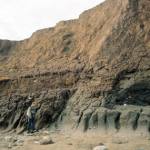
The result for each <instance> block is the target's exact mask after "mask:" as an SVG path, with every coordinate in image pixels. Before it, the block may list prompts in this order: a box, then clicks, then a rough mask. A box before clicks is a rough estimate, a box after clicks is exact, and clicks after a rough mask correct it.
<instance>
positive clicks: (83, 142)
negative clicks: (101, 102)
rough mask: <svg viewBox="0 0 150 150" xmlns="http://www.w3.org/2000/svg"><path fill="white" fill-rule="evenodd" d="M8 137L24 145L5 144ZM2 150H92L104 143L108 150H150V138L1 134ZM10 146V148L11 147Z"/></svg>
mask: <svg viewBox="0 0 150 150" xmlns="http://www.w3.org/2000/svg"><path fill="white" fill-rule="evenodd" d="M49 135H50V137H51V138H52V140H53V142H54V143H53V144H49V145H40V144H39V140H41V139H42V138H43V137H44V136H49ZM8 136H12V137H15V136H17V138H18V139H22V141H23V143H22V144H20V146H19V145H18V146H12V147H11V146H10V143H5V144H4V142H5V140H6V139H8ZM1 139H5V140H1V141H0V142H1V143H0V146H1V147H0V150H7V149H12V150H92V149H93V148H94V147H95V146H97V145H99V144H100V143H103V144H104V145H105V146H106V147H107V148H108V150H150V138H149V137H148V136H143V135H132V134H130V135H126V136H124V135H123V134H118V133H116V134H100V133H97V132H92V133H85V134H83V133H79V132H74V133H70V132H67V131H63V132H59V131H57V132H49V131H40V132H39V133H36V134H34V135H27V134H24V135H15V134H10V135H8V134H1ZM9 146H10V147H9Z"/></svg>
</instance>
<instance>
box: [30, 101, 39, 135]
mask: <svg viewBox="0 0 150 150" xmlns="http://www.w3.org/2000/svg"><path fill="white" fill-rule="evenodd" d="M37 110H38V105H37V104H36V103H32V105H31V106H30V107H29V108H28V110H27V121H28V123H27V130H28V133H33V132H34V131H35V115H36V112H37Z"/></svg>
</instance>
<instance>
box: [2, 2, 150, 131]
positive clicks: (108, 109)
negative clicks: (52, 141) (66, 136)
mask: <svg viewBox="0 0 150 150" xmlns="http://www.w3.org/2000/svg"><path fill="white" fill-rule="evenodd" d="M149 10H150V1H149V0H106V1H105V2H104V3H102V4H100V5H98V6H96V7H95V8H92V9H90V10H87V11H85V12H84V13H82V14H81V15H80V16H79V18H78V19H76V20H69V21H62V22H59V23H58V24H57V25H56V26H55V27H53V28H47V29H43V30H39V31H37V32H35V33H33V35H32V36H31V37H30V38H29V39H25V40H23V41H2V40H1V41H0V112H1V113H0V117H1V119H0V126H1V128H5V129H6V128H7V129H8V130H12V129H18V130H20V128H22V130H24V129H25V115H26V109H27V108H28V106H29V103H30V102H31V101H33V100H36V101H38V102H39V103H40V105H41V106H40V109H39V110H38V112H37V124H36V125H37V127H38V128H42V127H44V126H47V125H53V124H55V126H57V124H58V125H60V126H61V125H62V126H63V127H65V126H67V125H69V126H71V127H74V128H82V130H84V131H86V130H88V129H91V128H101V127H102V128H105V129H109V128H110V129H114V130H121V129H122V128H124V127H125V128H131V129H132V130H136V129H144V130H146V132H147V131H149V130H150V117H149V115H150V111H149V110H150V109H149V105H150V61H149V58H150V12H149Z"/></svg>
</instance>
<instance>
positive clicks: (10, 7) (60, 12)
mask: <svg viewBox="0 0 150 150" xmlns="http://www.w3.org/2000/svg"><path fill="white" fill-rule="evenodd" d="M102 1H104V0H0V39H9V40H21V39H24V38H27V37H29V36H31V34H32V33H33V32H34V31H36V30H38V29H41V28H46V27H51V26H54V25H55V24H56V23H57V22H58V21H61V20H68V19H72V18H77V17H78V16H79V14H80V13H81V12H83V11H84V10H87V9H89V8H92V7H93V6H95V5H97V4H99V3H101V2H102Z"/></svg>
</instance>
